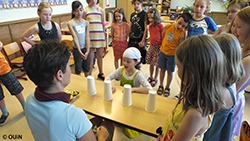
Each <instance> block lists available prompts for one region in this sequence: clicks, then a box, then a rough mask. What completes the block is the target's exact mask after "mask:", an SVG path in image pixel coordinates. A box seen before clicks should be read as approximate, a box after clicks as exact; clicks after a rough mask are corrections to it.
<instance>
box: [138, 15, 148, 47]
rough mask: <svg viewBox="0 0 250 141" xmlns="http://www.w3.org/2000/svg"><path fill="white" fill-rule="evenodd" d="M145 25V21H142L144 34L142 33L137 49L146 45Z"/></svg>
mask: <svg viewBox="0 0 250 141" xmlns="http://www.w3.org/2000/svg"><path fill="white" fill-rule="evenodd" d="M147 34H148V32H147V23H146V20H145V21H144V32H143V37H142V40H141V41H140V42H139V43H138V45H139V47H143V46H144V45H145V43H146V37H147Z"/></svg>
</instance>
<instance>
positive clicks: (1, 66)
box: [0, 41, 25, 126]
mask: <svg viewBox="0 0 250 141" xmlns="http://www.w3.org/2000/svg"><path fill="white" fill-rule="evenodd" d="M2 48H3V43H2V42H1V41H0V51H1V50H2ZM0 81H1V83H3V85H4V86H5V87H6V88H7V89H8V90H9V92H10V93H11V95H15V96H16V98H17V99H18V101H19V102H20V103H21V105H22V107H23V109H24V105H25V100H24V98H23V94H22V93H21V92H22V90H23V86H22V85H21V84H20V83H19V81H18V80H17V78H16V77H15V75H14V74H13V73H12V71H11V67H10V65H9V64H8V62H7V60H6V59H5V57H4V56H3V54H2V53H1V52H0ZM0 108H1V111H2V116H1V118H0V126H2V125H4V124H5V123H6V120H7V118H8V116H9V112H8V110H7V108H6V106H5V102H4V94H3V89H2V86H1V85H0Z"/></svg>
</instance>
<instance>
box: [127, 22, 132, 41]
mask: <svg viewBox="0 0 250 141" xmlns="http://www.w3.org/2000/svg"><path fill="white" fill-rule="evenodd" d="M126 24H127V41H129V32H130V27H131V26H130V25H129V23H126Z"/></svg>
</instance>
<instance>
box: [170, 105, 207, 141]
mask: <svg viewBox="0 0 250 141" xmlns="http://www.w3.org/2000/svg"><path fill="white" fill-rule="evenodd" d="M208 122H209V120H208V117H207V116H206V117H202V115H201V113H200V112H199V111H198V110H197V109H194V108H191V109H189V110H188V111H187V112H186V113H185V116H184V118H183V120H182V122H181V125H180V127H179V129H178V130H177V132H176V134H175V135H174V138H173V139H172V140H171V141H190V140H191V139H192V138H194V137H195V136H197V135H198V134H199V132H201V134H203V132H204V131H205V130H206V129H207V128H208V124H209V123H208Z"/></svg>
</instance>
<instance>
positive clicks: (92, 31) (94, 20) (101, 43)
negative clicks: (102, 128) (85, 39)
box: [83, 0, 106, 80]
mask: <svg viewBox="0 0 250 141" xmlns="http://www.w3.org/2000/svg"><path fill="white" fill-rule="evenodd" d="M86 1H87V3H88V6H87V7H86V8H85V11H84V14H83V18H84V19H86V20H87V21H89V37H90V52H89V55H90V66H91V67H90V69H89V75H91V74H92V66H93V63H94V53H95V51H96V58H97V65H98V69H99V74H98V75H97V77H98V78H99V79H101V80H104V79H105V77H104V74H103V70H102V62H103V60H102V58H103V48H104V47H105V44H106V39H105V34H104V11H103V9H102V8H101V7H99V6H98V5H97V3H98V2H99V1H97V0H86Z"/></svg>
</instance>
